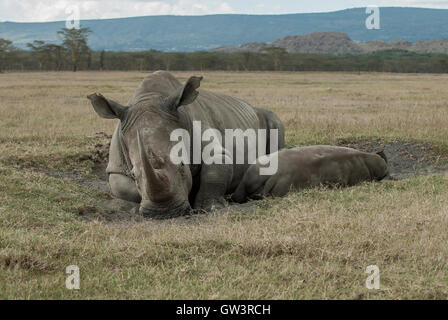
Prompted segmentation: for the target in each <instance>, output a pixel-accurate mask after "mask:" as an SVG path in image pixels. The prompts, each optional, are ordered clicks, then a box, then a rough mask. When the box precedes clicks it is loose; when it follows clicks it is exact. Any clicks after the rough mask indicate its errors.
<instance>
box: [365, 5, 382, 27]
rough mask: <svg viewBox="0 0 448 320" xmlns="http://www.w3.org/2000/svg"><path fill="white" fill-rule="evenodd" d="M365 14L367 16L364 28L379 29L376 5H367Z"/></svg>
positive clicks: (378, 11) (378, 10)
mask: <svg viewBox="0 0 448 320" xmlns="http://www.w3.org/2000/svg"><path fill="white" fill-rule="evenodd" d="M366 14H369V16H368V17H367V19H366V28H367V29H369V30H379V29H380V28H381V25H380V23H381V21H380V8H379V7H378V6H368V7H367V8H366Z"/></svg>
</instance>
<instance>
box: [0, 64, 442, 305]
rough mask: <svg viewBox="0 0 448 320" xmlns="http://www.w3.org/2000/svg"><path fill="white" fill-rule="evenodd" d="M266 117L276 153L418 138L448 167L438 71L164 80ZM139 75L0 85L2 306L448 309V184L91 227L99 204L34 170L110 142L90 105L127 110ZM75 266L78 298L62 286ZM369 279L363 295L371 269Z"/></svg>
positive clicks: (420, 181) (10, 80) (54, 167)
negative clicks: (178, 302) (375, 279)
mask: <svg viewBox="0 0 448 320" xmlns="http://www.w3.org/2000/svg"><path fill="white" fill-rule="evenodd" d="M175 74H176V75H177V76H178V77H180V78H181V79H186V78H187V77H188V76H189V75H191V74H202V75H204V77H205V78H204V81H203V82H202V88H203V89H208V90H214V91H218V92H223V93H227V94H231V95H234V96H237V97H241V98H243V99H245V100H246V101H248V102H250V103H251V104H253V105H255V106H259V107H264V108H267V109H270V110H273V111H275V112H277V114H278V115H279V116H280V117H281V119H282V120H283V121H284V123H285V126H286V129H287V145H288V146H296V145H308V144H317V143H328V144H335V143H337V142H338V141H340V140H341V139H348V140H356V139H376V138H380V139H382V140H384V141H394V140H402V141H419V142H422V143H431V144H434V146H435V147H436V148H437V149H438V153H439V154H440V157H441V161H446V156H447V155H448V90H447V88H446V83H447V82H448V75H428V74H422V75H416V74H406V75H403V74H381V73H378V74H376V73H374V74H361V75H358V74H349V73H225V72H196V73H184V72H176V73H175ZM144 75H145V74H144V73H139V72H77V73H69V72H67V73H66V72H60V73H5V74H0V128H1V131H0V298H7V299H16V298H25V299H47V298H49V299H60V298H61V299H74V298H82V299H94V298H99V299H102V298H113V299H115V298H118V299H196V298H198V299H234V298H235V299H246V298H248V299H259V298H263V299H310V298H312V299H446V298H448V246H447V243H448V232H447V229H448V180H447V176H446V175H443V174H442V175H429V176H419V177H414V178H411V179H407V180H399V181H387V182H384V183H374V184H362V185H359V186H356V187H352V188H347V189H334V190H326V189H324V188H317V189H312V190H308V191H305V192H301V193H294V194H291V195H289V196H288V197H286V198H283V199H268V200H263V201H261V202H260V203H259V205H258V209H257V210H256V211H251V212H247V211H244V212H229V213H228V214H216V215H209V216H201V217H199V218H197V219H194V220H193V222H191V221H186V220H182V219H180V220H176V219H175V220H170V221H118V222H110V221H106V220H104V219H100V218H98V219H91V220H86V219H83V218H82V217H81V216H79V208H80V207H81V206H90V207H95V206H96V205H98V202H99V201H101V200H104V199H107V194H105V193H104V192H102V191H99V190H97V189H94V188H89V187H87V186H83V185H80V184H77V183H75V182H73V181H71V180H67V179H65V180H63V179H58V178H53V177H51V176H49V175H48V174H46V173H45V172H56V171H59V172H61V171H73V170H75V171H76V172H77V174H79V175H85V176H89V175H91V173H92V167H93V165H94V164H93V162H92V161H89V160H87V161H80V159H83V158H85V156H86V155H89V154H91V153H92V150H93V148H94V146H95V145H96V144H98V143H106V142H107V138H106V137H104V136H103V135H101V134H97V133H98V132H105V133H107V134H112V131H113V128H114V126H115V121H112V120H103V119H100V118H99V117H98V116H97V115H96V114H95V113H94V111H93V109H92V108H91V106H90V103H89V102H88V100H87V99H86V98H85V96H86V95H87V94H88V93H91V92H95V91H97V92H101V93H103V94H104V95H106V96H108V97H109V98H112V99H114V100H116V101H119V102H121V103H126V102H127V100H128V99H129V98H130V97H131V95H132V93H133V91H134V90H135V88H136V87H137V85H138V84H139V82H140V81H141V79H142V78H143V77H144ZM69 265H78V266H79V267H80V273H81V289H80V290H72V291H71V290H67V289H66V287H65V279H66V276H67V275H66V274H65V268H66V267H67V266H69ZM369 265H377V266H378V267H379V269H380V289H379V290H368V289H366V287H365V281H366V278H367V276H368V274H366V273H365V270H366V267H367V266H369Z"/></svg>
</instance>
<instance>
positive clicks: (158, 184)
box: [137, 131, 171, 202]
mask: <svg viewBox="0 0 448 320" xmlns="http://www.w3.org/2000/svg"><path fill="white" fill-rule="evenodd" d="M137 143H138V151H139V154H140V160H141V164H142V171H143V175H144V179H143V181H145V187H146V193H147V195H148V197H149V199H150V200H151V201H153V202H164V201H166V200H167V199H169V198H170V196H171V192H170V181H169V179H168V176H167V175H166V174H164V173H163V170H162V166H163V164H164V161H163V160H162V159H160V158H158V157H157V156H155V155H154V154H153V153H152V152H151V155H153V156H152V157H150V156H149V154H148V152H147V151H146V148H145V147H144V145H143V142H142V139H141V136H140V132H139V131H137ZM151 158H155V163H154V164H155V167H157V169H156V168H155V167H154V166H153V165H152V164H151V160H150V159H151Z"/></svg>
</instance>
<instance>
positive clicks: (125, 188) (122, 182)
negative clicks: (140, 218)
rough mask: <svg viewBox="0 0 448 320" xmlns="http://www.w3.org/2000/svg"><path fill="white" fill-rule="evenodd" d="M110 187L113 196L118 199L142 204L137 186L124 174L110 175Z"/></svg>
mask: <svg viewBox="0 0 448 320" xmlns="http://www.w3.org/2000/svg"><path fill="white" fill-rule="evenodd" d="M109 185H110V189H111V192H112V195H113V196H114V197H116V198H118V199H122V200H126V201H130V202H136V203H140V201H141V200H142V198H141V196H140V194H139V192H138V190H137V186H136V184H135V182H134V180H132V179H131V178H128V177H126V176H124V175H122V174H115V173H111V174H109Z"/></svg>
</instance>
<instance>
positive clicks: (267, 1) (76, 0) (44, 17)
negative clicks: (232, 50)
mask: <svg viewBox="0 0 448 320" xmlns="http://www.w3.org/2000/svg"><path fill="white" fill-rule="evenodd" d="M73 5H76V6H78V7H79V11H80V18H81V20H82V19H104V18H120V17H133V16H145V15H161V14H175V15H204V14H216V13H250V14H280V13H299V12H325V11H334V10H340V9H346V8H354V7H366V6H368V5H378V6H380V7H381V6H412V7H425V8H445V9H448V0H427V1H425V0H368V1H362V0H312V1H303V0H223V1H219V0H0V21H20V22H31V21H56V20H65V19H66V17H67V14H66V10H67V8H69V7H70V6H73Z"/></svg>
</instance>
